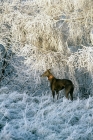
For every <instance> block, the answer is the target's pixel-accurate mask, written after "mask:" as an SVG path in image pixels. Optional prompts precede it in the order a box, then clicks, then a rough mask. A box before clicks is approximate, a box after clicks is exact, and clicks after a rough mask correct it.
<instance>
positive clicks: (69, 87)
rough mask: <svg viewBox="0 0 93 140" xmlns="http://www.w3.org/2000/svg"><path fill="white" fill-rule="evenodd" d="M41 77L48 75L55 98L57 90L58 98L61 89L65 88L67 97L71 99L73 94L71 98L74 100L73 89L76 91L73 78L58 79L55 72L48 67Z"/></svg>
mask: <svg viewBox="0 0 93 140" xmlns="http://www.w3.org/2000/svg"><path fill="white" fill-rule="evenodd" d="M41 77H48V80H49V81H50V87H51V90H52V96H53V99H54V98H55V91H56V94H57V99H58V97H59V91H60V90H62V89H65V96H66V98H67V99H69V94H70V96H71V100H73V91H74V85H73V83H72V81H71V80H68V79H56V78H55V77H54V76H53V74H52V73H51V69H48V70H47V71H45V72H44V73H43V74H42V75H41Z"/></svg>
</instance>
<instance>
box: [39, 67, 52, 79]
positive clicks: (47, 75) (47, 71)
mask: <svg viewBox="0 0 93 140" xmlns="http://www.w3.org/2000/svg"><path fill="white" fill-rule="evenodd" d="M50 71H51V69H48V70H46V71H45V72H44V73H43V74H42V75H41V77H49V75H50V74H51V73H50Z"/></svg>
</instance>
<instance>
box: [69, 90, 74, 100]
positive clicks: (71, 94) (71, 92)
mask: <svg viewBox="0 0 93 140" xmlns="http://www.w3.org/2000/svg"><path fill="white" fill-rule="evenodd" d="M73 91H74V88H72V89H71V90H70V96H71V100H72V101H73Z"/></svg>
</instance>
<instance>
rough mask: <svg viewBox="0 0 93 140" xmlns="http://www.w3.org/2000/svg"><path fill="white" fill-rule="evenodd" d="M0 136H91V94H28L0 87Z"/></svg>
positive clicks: (23, 139)
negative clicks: (72, 97)
mask: <svg viewBox="0 0 93 140" xmlns="http://www.w3.org/2000/svg"><path fill="white" fill-rule="evenodd" d="M0 118H1V119H0V129H1V131H0V139H2V140H7V139H8V140H14V139H15V140H53V139H55V140H59V139H61V140H82V139H84V140H86V139H89V140H92V139H93V98H92V97H89V98H88V99H86V100H80V99H79V98H78V99H77V100H74V101H73V102H71V101H70V100H69V101H68V100H67V99H66V98H60V99H59V100H58V101H55V102H53V100H52V96H51V94H50V93H48V94H46V95H45V94H42V96H33V97H32V96H31V95H30V96H29V95H27V94H26V93H23V94H20V93H18V92H10V91H9V90H8V89H7V87H6V88H3V87H2V88H1V90H0Z"/></svg>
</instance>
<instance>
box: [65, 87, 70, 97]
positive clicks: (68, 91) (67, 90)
mask: <svg viewBox="0 0 93 140" xmlns="http://www.w3.org/2000/svg"><path fill="white" fill-rule="evenodd" d="M70 90H71V86H70V85H67V86H66V87H65V96H66V98H67V99H69V93H70Z"/></svg>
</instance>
